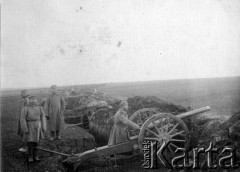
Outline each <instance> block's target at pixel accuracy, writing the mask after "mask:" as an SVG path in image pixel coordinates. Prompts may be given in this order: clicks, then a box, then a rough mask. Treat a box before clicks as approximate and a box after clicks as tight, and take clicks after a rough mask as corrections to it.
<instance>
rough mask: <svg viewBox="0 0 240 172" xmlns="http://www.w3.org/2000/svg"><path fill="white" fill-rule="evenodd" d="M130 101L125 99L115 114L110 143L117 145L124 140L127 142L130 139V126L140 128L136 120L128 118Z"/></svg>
mask: <svg viewBox="0 0 240 172" xmlns="http://www.w3.org/2000/svg"><path fill="white" fill-rule="evenodd" d="M127 109H128V103H127V102H126V101H123V102H122V103H121V104H120V109H119V110H118V111H117V113H116V114H115V115H114V126H113V128H112V130H111V133H110V137H109V141H108V145H115V144H119V143H122V142H126V141H128V139H129V135H128V129H127V128H128V127H132V128H134V129H140V127H139V126H138V125H137V124H135V123H134V122H132V121H130V120H129V119H128V115H127V112H126V111H127Z"/></svg>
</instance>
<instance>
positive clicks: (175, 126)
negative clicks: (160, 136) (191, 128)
mask: <svg viewBox="0 0 240 172" xmlns="http://www.w3.org/2000/svg"><path fill="white" fill-rule="evenodd" d="M178 125H179V124H178V123H177V124H176V125H174V126H173V128H172V129H171V130H170V131H169V132H168V134H171V133H172V132H173V131H174V130H175V129H176V128H177V126H178Z"/></svg>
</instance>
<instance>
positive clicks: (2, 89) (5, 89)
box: [1, 75, 240, 92]
mask: <svg viewBox="0 0 240 172" xmlns="http://www.w3.org/2000/svg"><path fill="white" fill-rule="evenodd" d="M238 77H240V75H236V76H220V77H203V78H201V77H200V78H175V79H171V78H170V79H158V80H139V81H123V82H100V83H89V84H76V85H58V87H59V88H61V87H74V86H87V85H103V84H104V85H105V84H120V83H137V82H157V81H173V80H200V79H221V78H238ZM52 85H54V84H52ZM50 86H51V85H50ZM50 86H42V87H17V88H1V92H2V91H8V90H21V89H29V90H34V89H44V88H50Z"/></svg>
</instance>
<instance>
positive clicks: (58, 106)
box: [44, 85, 65, 141]
mask: <svg viewBox="0 0 240 172" xmlns="http://www.w3.org/2000/svg"><path fill="white" fill-rule="evenodd" d="M44 107H45V108H44V109H45V113H46V116H47V119H48V120H49V121H48V128H49V130H50V131H51V137H50V140H51V141H52V140H54V139H55V138H56V139H61V137H60V131H61V129H63V128H64V117H63V112H64V110H65V100H64V98H63V96H61V95H60V94H59V93H58V91H57V86H56V85H53V86H51V95H50V96H49V97H48V98H47V100H46V102H45V104H44Z"/></svg>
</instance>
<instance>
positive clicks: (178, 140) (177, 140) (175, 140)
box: [170, 139, 186, 142]
mask: <svg viewBox="0 0 240 172" xmlns="http://www.w3.org/2000/svg"><path fill="white" fill-rule="evenodd" d="M170 141H174V142H186V140H180V139H171V140H170Z"/></svg>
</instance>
